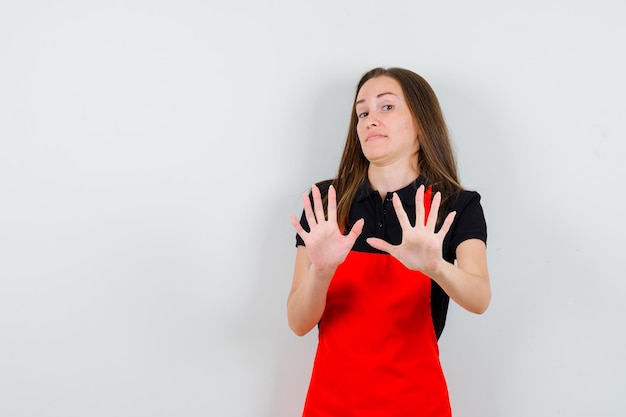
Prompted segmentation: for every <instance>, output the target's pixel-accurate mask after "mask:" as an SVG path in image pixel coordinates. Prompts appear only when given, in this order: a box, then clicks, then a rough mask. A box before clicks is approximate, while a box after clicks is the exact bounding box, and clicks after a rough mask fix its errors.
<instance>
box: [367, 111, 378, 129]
mask: <svg viewBox="0 0 626 417" xmlns="http://www.w3.org/2000/svg"><path fill="white" fill-rule="evenodd" d="M378 124H379V121H378V119H377V118H376V117H375V116H374V115H373V114H368V115H367V127H376V126H378Z"/></svg>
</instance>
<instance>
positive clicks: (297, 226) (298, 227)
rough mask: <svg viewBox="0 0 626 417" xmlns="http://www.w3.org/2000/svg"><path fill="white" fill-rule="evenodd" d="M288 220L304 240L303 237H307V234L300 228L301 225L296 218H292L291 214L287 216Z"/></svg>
mask: <svg viewBox="0 0 626 417" xmlns="http://www.w3.org/2000/svg"><path fill="white" fill-rule="evenodd" d="M289 219H290V220H291V224H292V225H293V228H294V229H296V232H297V233H298V234H299V235H300V237H301V238H302V239H303V240H304V237H303V236H306V235H308V233H307V232H306V231H305V230H304V228H303V227H302V225H301V224H300V222H299V221H298V219H297V218H296V216H294V215H293V214H292V215H290V216H289Z"/></svg>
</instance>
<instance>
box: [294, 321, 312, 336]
mask: <svg viewBox="0 0 626 417" xmlns="http://www.w3.org/2000/svg"><path fill="white" fill-rule="evenodd" d="M289 328H290V329H291V331H292V332H293V333H294V334H295V335H296V336H300V337H302V336H305V335H306V334H307V333H309V331H310V330H311V329H310V328H307V327H305V326H301V325H298V324H297V323H294V322H292V321H291V320H289Z"/></svg>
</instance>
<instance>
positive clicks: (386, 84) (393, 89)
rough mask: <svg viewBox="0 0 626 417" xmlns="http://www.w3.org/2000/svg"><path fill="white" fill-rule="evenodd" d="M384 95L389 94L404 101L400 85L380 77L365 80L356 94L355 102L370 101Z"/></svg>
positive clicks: (394, 80)
mask: <svg viewBox="0 0 626 417" xmlns="http://www.w3.org/2000/svg"><path fill="white" fill-rule="evenodd" d="M385 93H391V94H394V95H396V96H398V97H400V98H401V99H404V93H403V92H402V86H401V85H400V83H399V82H398V81H397V80H396V79H394V78H391V77H387V76H385V75H381V76H379V77H376V78H372V79H370V80H367V81H366V82H365V84H363V86H362V87H361V89H360V90H359V93H358V94H357V97H356V101H362V100H370V99H372V98H376V97H377V96H379V95H380V94H385Z"/></svg>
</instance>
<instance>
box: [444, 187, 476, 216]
mask: <svg viewBox="0 0 626 417" xmlns="http://www.w3.org/2000/svg"><path fill="white" fill-rule="evenodd" d="M480 200H481V195H480V193H479V192H477V191H472V190H460V191H459V192H458V193H457V194H456V195H454V196H453V197H452V198H450V203H449V208H450V209H449V211H456V212H457V214H460V212H462V211H463V210H465V209H466V208H467V207H472V206H480Z"/></svg>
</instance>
